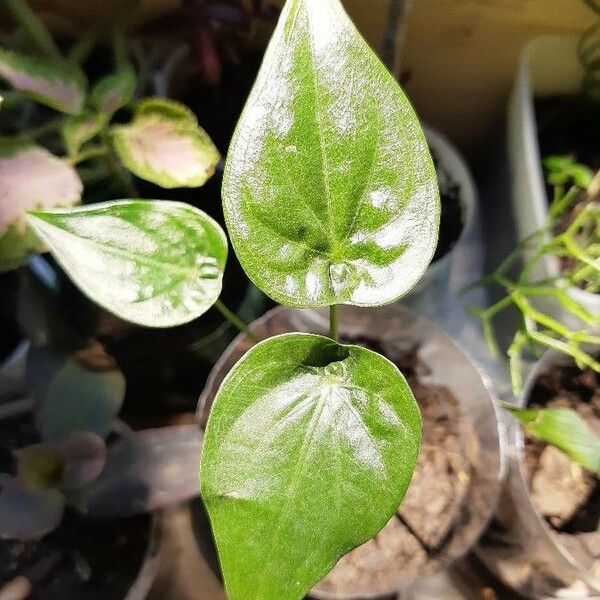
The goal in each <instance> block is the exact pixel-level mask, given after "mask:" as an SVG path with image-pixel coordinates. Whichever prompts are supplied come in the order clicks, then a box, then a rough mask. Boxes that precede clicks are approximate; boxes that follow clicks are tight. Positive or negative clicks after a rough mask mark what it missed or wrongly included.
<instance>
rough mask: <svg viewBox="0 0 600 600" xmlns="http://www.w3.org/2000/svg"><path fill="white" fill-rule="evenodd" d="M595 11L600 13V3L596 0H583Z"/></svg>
mask: <svg viewBox="0 0 600 600" xmlns="http://www.w3.org/2000/svg"><path fill="white" fill-rule="evenodd" d="M583 1H584V2H585V3H586V4H587V5H588V6H589V7H590V8H591V9H592V10H593V11H594V12H595V13H597V14H599V15H600V3H598V2H597V1H596V0H583Z"/></svg>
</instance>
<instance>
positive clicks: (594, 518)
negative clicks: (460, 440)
mask: <svg viewBox="0 0 600 600" xmlns="http://www.w3.org/2000/svg"><path fill="white" fill-rule="evenodd" d="M590 351H592V352H596V353H597V351H598V345H596V346H595V349H590ZM599 389H600V381H599V379H598V372H597V371H594V370H593V369H592V368H590V367H583V368H581V367H579V366H577V365H576V364H575V363H574V362H573V360H572V359H571V358H570V357H568V356H565V355H564V354H562V353H560V352H556V351H553V350H549V351H548V352H547V353H545V354H544V355H543V357H542V358H541V359H540V361H539V362H538V363H537V364H536V365H535V368H534V369H533V370H532V372H531V374H530V376H529V378H528V380H527V382H526V384H525V387H524V388H523V393H522V394H521V396H520V397H519V401H518V404H517V405H516V406H515V405H511V406H508V407H507V408H508V410H509V411H510V412H512V413H514V414H515V415H516V416H517V418H518V420H517V419H515V420H511V423H510V427H509V431H508V434H509V448H510V453H509V457H510V463H509V464H510V468H509V477H508V480H507V484H506V487H505V490H504V493H503V495H502V499H501V501H500V502H499V504H498V507H499V508H498V511H497V513H496V516H495V518H494V521H493V522H492V526H491V528H490V530H489V531H488V532H487V533H486V535H485V537H484V539H483V540H482V542H481V545H480V548H479V550H478V554H479V556H480V557H481V558H482V560H483V561H484V562H485V564H486V565H487V566H488V568H490V569H491V570H492V571H493V572H494V573H495V574H496V575H497V576H498V577H500V579H501V580H502V581H504V582H506V583H507V584H508V585H510V586H511V587H513V588H514V589H516V590H517V591H519V592H520V593H522V594H524V595H525V596H526V597H528V598H539V599H540V600H541V599H542V598H544V599H546V598H556V599H558V598H565V597H569V598H581V599H584V598H595V597H596V596H597V595H598V594H599V593H600V572H599V570H598V569H599V566H600V556H599V554H598V544H597V541H598V539H599V538H600V527H599V523H600V521H599V518H598V486H599V479H598V476H599V474H600V427H599V418H598V410H597V404H598V391H599ZM518 407H521V408H520V409H519V408H518Z"/></svg>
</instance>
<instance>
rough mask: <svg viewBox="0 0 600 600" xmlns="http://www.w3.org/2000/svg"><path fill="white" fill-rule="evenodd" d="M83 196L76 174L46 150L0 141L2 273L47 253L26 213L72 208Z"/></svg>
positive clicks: (0, 264)
mask: <svg viewBox="0 0 600 600" xmlns="http://www.w3.org/2000/svg"><path fill="white" fill-rule="evenodd" d="M82 192H83V184H82V183H81V180H80V179H79V176H78V175H77V171H75V169H74V168H73V167H71V166H70V165H68V164H66V163H65V162H64V161H62V160H60V159H59V158H57V157H56V156H53V155H52V154H51V153H50V152H48V151H47V150H46V149H44V148H41V147H38V146H33V145H23V144H15V143H12V142H1V141H0V271H4V270H9V269H14V268H15V267H18V266H19V265H21V264H23V263H25V262H26V261H27V259H28V257H29V254H31V253H34V252H43V251H44V250H45V246H44V244H43V243H42V242H41V241H40V239H39V238H38V237H37V236H36V235H34V234H33V232H32V231H31V230H30V228H29V226H28V225H27V221H26V219H25V213H26V211H28V210H31V209H34V208H41V209H45V208H52V207H55V206H72V205H73V204H77V203H79V201H80V200H81V194H82Z"/></svg>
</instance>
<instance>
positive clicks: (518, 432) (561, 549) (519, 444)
mask: <svg viewBox="0 0 600 600" xmlns="http://www.w3.org/2000/svg"><path fill="white" fill-rule="evenodd" d="M569 364H573V362H572V360H571V359H570V358H569V357H568V356H565V355H564V354H562V353H560V352H557V351H556V350H546V352H544V354H543V355H542V357H541V358H540V359H539V360H538V361H537V362H536V363H535V365H534V367H533V368H532V369H531V371H530V372H529V374H528V376H527V379H526V381H525V385H524V386H523V390H522V392H521V394H520V396H519V398H518V399H517V402H516V404H517V406H519V407H520V408H525V407H527V406H528V404H529V396H530V395H531V391H532V390H533V387H534V385H535V383H536V381H537V380H538V378H539V376H540V375H542V374H544V373H546V372H548V370H549V369H550V368H551V367H552V366H556V365H569ZM509 430H510V431H509V442H512V446H513V448H514V454H513V456H514V458H515V459H516V462H517V465H518V478H519V483H520V484H521V486H522V487H523V489H524V490H526V492H527V493H526V497H527V503H528V508H529V512H530V513H531V514H533V515H534V518H535V520H536V523H537V525H538V527H539V528H540V529H541V531H542V532H543V535H544V539H545V540H546V541H547V542H548V543H549V544H551V545H552V546H554V548H555V549H556V551H557V552H558V554H559V555H560V556H561V557H562V558H563V559H564V560H565V561H566V562H567V563H568V564H569V566H570V567H572V568H573V569H574V570H575V571H577V572H578V573H580V574H581V579H582V580H583V581H584V582H586V584H587V585H589V586H590V587H591V588H592V589H593V590H597V591H600V578H594V577H593V576H592V575H591V573H590V572H589V570H588V569H585V568H584V567H583V566H582V565H581V563H580V562H579V561H578V560H577V559H576V558H575V556H573V554H572V553H571V552H570V551H569V550H568V548H567V547H566V546H565V545H564V544H563V543H562V542H561V541H560V540H559V539H558V537H557V536H556V535H555V534H554V530H553V529H552V528H551V527H550V525H548V523H547V522H546V519H544V517H543V516H542V515H541V513H540V512H539V511H538V510H537V509H536V507H535V506H534V504H533V502H532V501H531V489H530V486H529V484H528V483H527V473H526V469H525V436H524V435H523V428H522V427H521V426H520V425H519V424H518V423H517V422H516V421H515V420H514V419H512V421H511V424H510V426H509Z"/></svg>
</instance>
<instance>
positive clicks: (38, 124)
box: [0, 0, 220, 270]
mask: <svg viewBox="0 0 600 600" xmlns="http://www.w3.org/2000/svg"><path fill="white" fill-rule="evenodd" d="M7 8H8V9H9V11H10V12H11V13H12V15H13V16H14V19H15V22H16V23H17V25H18V27H17V29H16V32H17V33H19V32H20V35H18V36H15V38H14V40H13V39H12V38H9V39H8V40H6V42H9V43H10V42H11V41H13V42H14V43H13V46H14V47H15V48H9V47H6V46H4V47H0V78H1V79H3V80H4V81H5V82H6V83H8V84H9V85H10V86H11V87H12V90H10V91H7V92H3V93H2V95H3V96H4V103H3V107H2V110H3V111H8V113H10V114H12V115H13V117H11V118H13V119H14V121H15V122H16V123H17V124H18V131H17V132H16V133H15V134H14V135H12V136H5V137H2V138H0V188H1V189H2V190H6V191H4V192H3V194H4V196H5V198H3V202H2V206H1V207H0V269H3V270H6V269H12V268H15V267H16V266H18V265H20V264H22V263H23V262H25V261H26V260H27V257H28V255H29V253H31V252H35V251H40V250H42V249H43V246H41V245H40V243H39V240H37V239H36V238H35V236H33V235H32V234H31V231H30V230H29V229H28V227H27V225H26V223H25V220H24V214H25V211H27V210H29V209H33V208H48V207H52V206H71V205H74V204H78V203H79V202H80V201H81V200H82V199H85V194H84V183H85V184H92V183H96V184H98V183H101V182H106V185H112V184H116V185H117V186H119V187H120V189H121V193H124V194H126V195H128V196H132V197H137V196H139V194H138V192H137V190H136V186H135V184H134V180H133V179H132V174H133V175H135V176H136V177H139V178H141V179H144V180H146V181H150V182H152V183H154V184H156V185H159V186H161V187H163V188H174V187H199V186H202V185H203V184H204V183H205V182H206V181H207V180H208V179H209V178H210V177H211V176H212V175H213V173H214V172H215V169H216V167H217V165H218V163H219V161H220V155H219V152H218V150H217V149H216V148H215V146H214V144H213V143H212V141H211V140H210V138H209V136H208V135H207V134H206V132H205V131H204V130H203V129H202V128H201V127H200V126H199V125H198V121H197V119H196V117H195V115H194V114H193V113H192V112H191V111H190V110H189V109H188V108H187V107H185V106H183V105H181V104H179V103H176V102H174V101H171V100H165V99H162V98H141V99H140V98H137V97H136V90H137V87H138V77H137V74H136V72H135V70H134V68H133V66H132V64H131V62H130V60H129V52H128V48H127V43H126V40H125V37H124V35H123V32H122V30H121V28H120V27H116V28H115V29H114V31H113V32H112V34H111V37H112V41H113V44H112V45H113V70H112V72H110V73H108V74H107V75H105V76H103V77H101V78H100V79H99V80H97V81H95V82H93V84H92V85H90V83H89V82H88V80H87V77H86V74H85V73H84V70H83V68H82V65H83V63H84V62H85V60H86V58H87V57H88V55H89V54H90V52H91V51H92V50H93V49H94V47H95V46H96V44H97V43H98V42H99V40H98V34H99V32H98V31H97V30H95V29H93V30H91V31H89V32H87V33H86V34H85V35H83V36H82V37H81V39H80V40H79V41H78V42H76V43H75V44H74V45H73V46H72V47H71V48H69V50H68V52H67V53H66V54H63V53H62V52H61V50H59V47H58V45H57V43H56V42H55V40H54V39H53V38H52V36H51V35H50V33H49V31H48V30H47V29H46V27H45V26H44V24H43V22H42V21H41V20H39V18H38V17H37V16H36V15H35V13H34V12H33V11H32V10H31V9H30V8H29V7H28V5H27V4H26V3H25V2H24V0H9V2H7ZM23 34H27V40H28V44H26V45H25V48H26V50H25V51H23V50H22V49H21V47H22V46H23V42H22V37H23ZM32 101H33V102H32ZM40 105H42V106H45V107H49V108H50V109H52V111H55V112H54V113H52V112H49V111H47V110H43V109H42V108H40ZM57 113H58V115H57ZM38 140H39V141H43V142H44V145H40V144H39V143H38ZM57 154H58V156H57Z"/></svg>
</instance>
